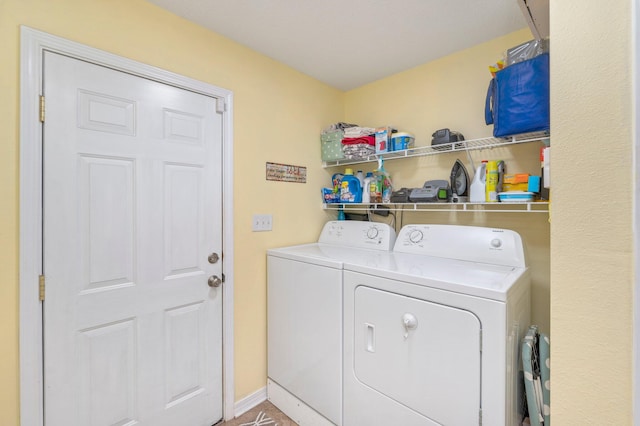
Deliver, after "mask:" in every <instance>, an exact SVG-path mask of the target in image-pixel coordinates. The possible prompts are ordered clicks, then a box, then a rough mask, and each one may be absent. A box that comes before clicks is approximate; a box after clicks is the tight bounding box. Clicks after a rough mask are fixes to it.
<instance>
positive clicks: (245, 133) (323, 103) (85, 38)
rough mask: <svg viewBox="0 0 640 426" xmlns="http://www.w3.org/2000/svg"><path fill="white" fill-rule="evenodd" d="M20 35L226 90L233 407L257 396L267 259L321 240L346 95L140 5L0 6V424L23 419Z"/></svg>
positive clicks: (38, 1)
mask: <svg viewBox="0 0 640 426" xmlns="http://www.w3.org/2000/svg"><path fill="white" fill-rule="evenodd" d="M19 25H27V26H30V27H32V28H36V29H40V30H43V31H46V32H49V33H51V34H54V35H57V36H61V37H64V38H67V39H70V40H73V41H78V42H81V43H83V44H86V45H89V46H92V47H97V48H100V49H104V50H106V51H109V52H112V53H116V54H118V55H121V56H124V57H127V58H132V59H135V60H137V61H140V62H144V63H147V64H151V65H154V66H157V67H160V68H164V69H167V70H170V71H173V72H177V73H180V74H184V75H186V76H188V77H191V78H195V79H198V80H201V81H204V82H207V83H210V84H214V85H217V86H220V87H223V88H226V89H229V90H232V91H233V92H234V95H235V97H234V102H235V109H234V114H235V123H234V124H235V126H234V132H235V140H234V150H235V164H234V167H235V176H234V178H235V184H234V193H235V212H236V213H235V217H234V220H235V229H234V235H235V259H236V264H235V279H236V280H235V300H236V304H235V341H236V345H235V365H236V371H235V379H236V399H240V398H242V397H244V396H246V395H248V394H250V393H252V392H254V391H256V390H258V389H260V388H262V387H263V386H264V385H265V383H266V303H265V299H266V287H265V250H266V248H267V247H273V246H277V245H286V244H293V243H299V242H306V241H310V240H312V239H314V238H316V237H317V234H318V232H319V229H320V226H321V224H322V223H323V222H324V220H325V215H324V213H323V212H322V210H321V209H320V208H319V207H320V196H319V188H320V187H321V186H322V185H323V182H322V180H323V179H324V173H321V172H320V167H319V166H320V161H319V151H320V148H319V142H318V133H319V131H320V129H321V128H322V127H323V126H325V125H326V124H327V123H332V122H336V121H339V120H340V119H341V118H342V116H343V97H344V95H343V94H342V93H341V92H339V91H337V90H335V89H332V88H329V87H328V86H326V85H324V84H322V83H319V82H318V81H316V80H314V79H311V78H309V77H307V76H305V75H302V74H300V73H298V72H296V71H293V70H292V69H290V68H288V67H286V66H284V65H282V64H280V63H278V62H275V61H273V60H271V59H269V58H266V57H264V56H262V55H259V54H257V53H255V52H253V51H251V50H249V49H247V48H244V47H242V46H240V45H237V44H235V43H233V42H231V41H229V40H228V39H225V38H223V37H221V36H218V35H216V34H214V33H212V32H209V31H206V30H204V29H203V28H201V27H198V26H196V25H194V24H191V23H189V22H187V21H185V20H182V19H180V18H178V17H176V16H174V15H172V14H169V13H167V12H165V11H163V10H161V9H159V8H157V7H155V6H153V5H151V4H149V3H146V2H144V1H142V0H90V1H86V0H57V1H55V2H52V1H45V0H9V1H5V0H1V1H0V43H2V54H3V60H2V64H1V65H0V89H1V93H2V96H0V117H2V119H1V121H0V123H1V125H0V141H1V143H0V200H2V202H1V203H0V266H1V267H0V283H1V285H0V341H1V342H2V343H3V344H2V346H3V348H2V351H0V424H1V425H15V424H17V421H18V420H17V419H18V413H19V401H18V386H19V373H18V324H17V323H18V255H17V253H18V243H19V239H18V238H19V236H18V217H19V212H18V160H19V157H18V153H19V134H18V133H19V130H18V125H19V116H18V106H19V57H20V55H19V27H18V26H19ZM267 161H273V162H282V163H286V164H295V165H300V166H306V167H308V182H307V183H306V184H294V183H274V182H266V181H265V179H264V176H265V162H267ZM254 213H271V214H273V220H274V224H273V228H274V229H273V231H272V232H261V233H252V232H251V215H252V214H254ZM287 224H289V226H287ZM290 224H298V226H291V225H290Z"/></svg>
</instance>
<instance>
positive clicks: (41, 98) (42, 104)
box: [40, 95, 44, 123]
mask: <svg viewBox="0 0 640 426" xmlns="http://www.w3.org/2000/svg"><path fill="white" fill-rule="evenodd" d="M40 122H41V123H44V95H40Z"/></svg>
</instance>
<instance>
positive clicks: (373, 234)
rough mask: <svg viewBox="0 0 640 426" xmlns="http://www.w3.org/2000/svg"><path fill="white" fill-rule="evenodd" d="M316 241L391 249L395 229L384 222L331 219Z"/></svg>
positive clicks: (394, 237) (346, 245)
mask: <svg viewBox="0 0 640 426" xmlns="http://www.w3.org/2000/svg"><path fill="white" fill-rule="evenodd" d="M318 242H319V243H326V244H335V245H340V246H345V247H354V248H369V249H374V250H383V251H391V250H392V249H393V246H394V244H395V242H396V231H395V230H394V229H393V228H392V227H390V226H389V225H387V224H386V223H380V222H361V221H355V220H333V221H330V222H327V223H326V224H325V225H324V228H323V229H322V232H321V233H320V237H319V238H318Z"/></svg>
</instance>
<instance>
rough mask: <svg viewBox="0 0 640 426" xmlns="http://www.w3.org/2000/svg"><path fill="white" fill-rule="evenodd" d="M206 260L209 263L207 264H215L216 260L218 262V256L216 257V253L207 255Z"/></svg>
mask: <svg viewBox="0 0 640 426" xmlns="http://www.w3.org/2000/svg"><path fill="white" fill-rule="evenodd" d="M207 260H208V261H209V263H211V264H213V263H217V262H218V260H220V256H218V253H211V254H210V255H209V257H207Z"/></svg>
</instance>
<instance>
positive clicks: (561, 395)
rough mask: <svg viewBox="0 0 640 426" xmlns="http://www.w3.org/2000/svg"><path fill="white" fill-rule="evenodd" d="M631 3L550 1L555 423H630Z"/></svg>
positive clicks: (631, 267) (631, 415) (631, 249)
mask: <svg viewBox="0 0 640 426" xmlns="http://www.w3.org/2000/svg"><path fill="white" fill-rule="evenodd" d="M633 3H634V2H633V1H632V0H621V1H614V2H593V1H589V2H570V1H569V2H567V1H552V2H550V4H551V8H550V12H551V40H552V46H553V56H552V60H551V117H552V118H551V128H552V129H553V146H554V148H553V155H552V163H553V171H552V173H553V177H552V179H553V182H554V205H553V216H552V217H553V221H552V222H551V234H552V236H553V237H552V239H551V259H552V262H551V282H552V287H551V333H552V345H551V359H552V377H553V378H552V383H553V390H552V412H553V423H554V424H560V425H572V424H593V425H631V424H632V421H633V411H632V396H633V392H632V377H633V369H632V352H633V346H632V337H633V328H632V326H633V310H632V309H633V307H632V303H633V295H634V289H633V280H634V278H633V271H634V268H633V258H634V254H633V245H632V244H633V233H634V229H633V207H632V195H633V189H632V188H633V186H632V185H633V183H634V176H635V174H634V170H633V167H635V166H634V164H633V161H632V158H633V153H634V151H633V136H632V135H633V134H632V130H633V126H634V115H633V114H634V111H633V109H632V93H633V92H632V80H631V79H632V77H633V74H632V72H633V68H632V61H631V58H632V55H633V54H634V52H633V50H634V46H633V44H632V34H633V32H632V4H633ZM636 3H637V2H636ZM636 185H637V182H636Z"/></svg>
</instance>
